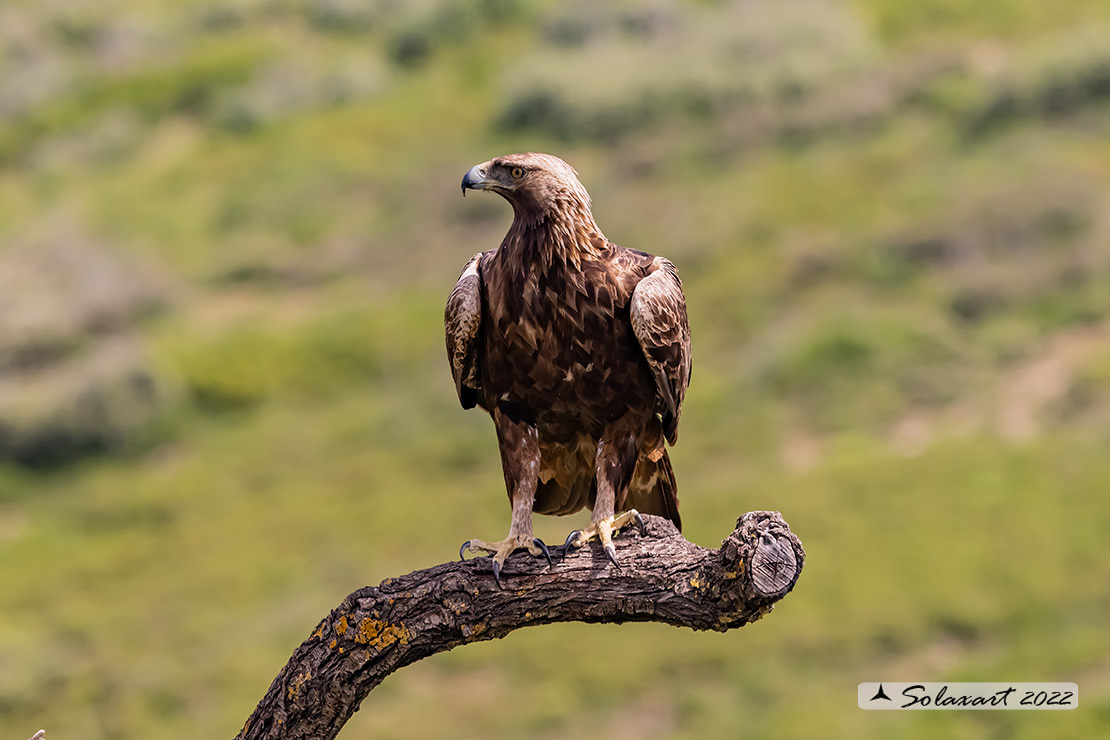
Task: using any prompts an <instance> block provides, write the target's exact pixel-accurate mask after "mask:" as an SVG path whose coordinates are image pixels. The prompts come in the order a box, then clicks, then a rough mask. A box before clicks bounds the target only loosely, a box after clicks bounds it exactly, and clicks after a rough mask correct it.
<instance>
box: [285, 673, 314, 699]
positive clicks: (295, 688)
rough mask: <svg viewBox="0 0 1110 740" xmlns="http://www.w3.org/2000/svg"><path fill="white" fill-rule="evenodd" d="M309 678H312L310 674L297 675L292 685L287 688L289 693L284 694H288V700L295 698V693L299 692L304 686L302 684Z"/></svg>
mask: <svg viewBox="0 0 1110 740" xmlns="http://www.w3.org/2000/svg"><path fill="white" fill-rule="evenodd" d="M310 678H312V674H311V673H299V674H297V677H296V678H294V679H293V683H292V685H290V686H289V691H288V692H286V693H287V694H288V698H290V699H292V698H293V697H295V696H296V695H297V693H298V692H299V691H300V690H301V687H302V686H304V682H305V681H307V680H308V679H310Z"/></svg>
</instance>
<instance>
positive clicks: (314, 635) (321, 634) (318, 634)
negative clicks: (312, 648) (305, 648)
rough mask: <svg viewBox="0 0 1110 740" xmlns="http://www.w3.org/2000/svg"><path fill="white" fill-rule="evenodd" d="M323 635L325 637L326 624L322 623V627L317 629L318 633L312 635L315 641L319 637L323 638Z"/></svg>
mask: <svg viewBox="0 0 1110 740" xmlns="http://www.w3.org/2000/svg"><path fill="white" fill-rule="evenodd" d="M323 635H324V623H323V622H320V625H319V626H318V627H317V628H316V631H315V632H313V633H312V638H313V639H315V638H317V637H323Z"/></svg>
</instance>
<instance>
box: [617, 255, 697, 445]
mask: <svg viewBox="0 0 1110 740" xmlns="http://www.w3.org/2000/svg"><path fill="white" fill-rule="evenodd" d="M651 266H652V268H653V269H652V272H651V273H650V274H649V275H648V276H647V277H645V278H644V279H642V280H641V281H640V282H639V283H638V284H637V285H636V288H635V290H633V291H632V302H631V305H630V318H631V320H632V332H633V333H634V334H635V335H636V339H637V341H639V343H640V348H641V349H643V351H644V357H645V358H646V359H647V364H648V367H649V368H651V374H652V376H654V378H655V388H656V391H657V392H658V394H659V398H660V399H661V401H662V409H661V410H660V416H661V417H662V419H663V433H664V435H665V436H666V438H667V441H668V442H670V443H671V444H672V445H673V444H674V443H675V442H676V441H677V440H678V418H679V415H680V413H681V411H682V401H683V399H684V398H686V387H687V386H688V385H689V384H690V369H691V358H690V322H689V320H688V319H687V317H686V298H685V297H684V296H683V295H682V281H681V280H679V278H678V270H677V269H676V268H675V266H674V265H673V264H671V263H670V262H669V261H668V260H665V259H663V258H662V257H656V258H655V260H654V261H653V262H652V264H651Z"/></svg>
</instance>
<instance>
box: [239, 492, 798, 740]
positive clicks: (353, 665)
mask: <svg viewBox="0 0 1110 740" xmlns="http://www.w3.org/2000/svg"><path fill="white" fill-rule="evenodd" d="M644 519H645V520H646V523H647V531H646V534H645V535H643V536H641V535H640V534H639V533H638V532H637V531H636V530H635V528H634V527H633V528H632V529H631V530H629V531H627V532H622V533H621V535H620V537H619V538H618V540H617V557H618V559H619V561H620V564H621V567H620V569H619V570H617V569H616V568H614V567H613V566H612V565H611V564H610V563H609V561H608V560H607V559H606V558H605V554H604V552H602V550H601V549H600V548H599V547H598V546H597V545H596V544H595V545H594V546H593V547H588V548H584V549H582V550H578V551H574V552H571V553H570V554H568V555H567V556H566V558H565V559H564V560H559V557H558V555H555V564H554V565H553V566H551V567H549V566H548V565H547V563H546V562H544V561H543V560H536V559H533V558H531V557H529V556H527V555H515V556H513V557H512V558H511V559H510V560H509V561H508V562H507V563H506V567H505V571H504V573H503V574H502V581H503V583H504V590H499V589H498V588H497V586H496V584H495V583H494V580H493V575H492V573H491V571H490V567H489V564H488V561H487V560H486V559H484V558H478V559H475V560H469V561H466V562H453V563H445V564H443V565H437V566H435V567H434V568H428V569H426V570H420V571H416V572H415V573H409V574H408V575H405V576H401V577H399V578H390V579H387V580H385V581H383V582H382V583H381V585H379V586H377V587H366V588H362V589H359V590H358V591H355V592H354V593H352V594H351V595H349V596H348V597H347V598H346V599H344V600H343V603H342V604H340V605H339V606H338V607H336V608H335V609H334V610H333V611H332V612H331V614H329V615H328V616H327V617H325V618H324V619H323V621H321V622H320V624H319V625H318V626H317V627H316V629H315V630H314V631H313V633H312V635H311V636H310V637H309V638H308V639H307V640H305V642H304V643H302V644H301V646H300V647H299V648H297V649H296V650H295V651H294V653H293V656H292V657H291V658H290V659H289V662H288V663H286V665H285V667H284V668H283V669H282V670H281V672H280V673H279V674H278V676H277V678H275V679H274V681H273V683H272V684H271V686H270V689H269V691H267V692H266V695H265V696H264V697H263V698H262V701H260V702H259V704H258V707H257V708H256V709H255V710H254V713H253V714H251V716H250V718H249V719H247V722H246V724H245V725H244V726H243V729H242V731H241V732H240V733H239V735H238V738H241V739H242V740H247V739H248V738H249V739H252V740H256V739H261V738H267V739H270V740H273V739H276V738H282V739H283V740H294V739H295V738H314V739H325V740H330V739H331V738H334V737H335V736H336V735H337V734H338V733H339V730H340V729H341V728H342V727H343V725H344V723H346V721H347V720H348V719H350V717H351V715H352V714H354V713H355V712H356V711H358V707H359V704H360V703H361V702H362V700H363V699H365V698H366V695H367V694H368V693H370V691H371V690H373V689H374V688H375V687H376V686H377V685H378V684H380V683H381V682H382V680H383V679H385V677H386V676H388V675H389V674H390V673H392V672H393V671H396V670H397V669H399V668H403V667H404V666H406V665H409V664H410V663H414V662H416V661H417V660H420V659H421V658H426V657H428V656H429V655H434V654H435V653H439V652H443V651H445V650H451V649H452V648H456V647H458V646H460V645H465V644H467V643H471V642H478V641H480V640H492V639H494V638H498V637H504V636H505V635H507V634H508V633H509V632H512V631H513V630H515V629H519V628H521V627H531V626H534V625H540V624H550V623H553V622H633V621H635V622H647V621H652V622H665V623H667V624H672V625H675V626H677V627H690V628H692V629H695V630H717V631H719V632H724V631H726V630H730V629H733V628H735V627H741V626H743V625H745V624H748V623H749V622H753V621H755V620H757V619H759V618H760V617H762V616H763V615H764V614H766V613H767V612H769V611H770V610H771V608H772V607H773V605H774V603H775V602H776V601H778V600H779V599H781V598H782V597H783V596H785V595H786V594H787V593H789V592H790V590H791V589H792V588H793V587H794V583H795V582H796V581H797V579H798V575H799V574H800V573H801V570H802V564H803V562H804V561H805V552H804V551H803V550H802V543H801V542H800V541H799V540H798V538H797V537H796V536H795V535H794V534H793V533H792V532H791V531H790V528H789V527H788V526H787V524H786V522H785V521H783V519H782V516H781V515H780V514H779V513H778V512H770V511H754V512H749V513H747V514H745V515H744V516H742V517H741V518H740V520H739V521H738V522H737V523H736V529H735V530H734V531H733V532H732V533H731V534H730V535H729V536H728V537H726V538H725V540H724V541H723V542H722V543H721V547H720V548H718V549H716V550H707V549H705V548H702V547H698V546H697V545H695V544H693V543H691V542H689V541H687V540H686V539H685V538H684V537H682V535H681V534H679V533H678V531H677V530H676V529H675V528H674V525H673V524H671V523H670V522H669V521H667V520H666V519H662V518H659V517H654V516H647V517H644Z"/></svg>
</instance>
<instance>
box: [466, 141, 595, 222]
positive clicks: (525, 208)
mask: <svg viewBox="0 0 1110 740" xmlns="http://www.w3.org/2000/svg"><path fill="white" fill-rule="evenodd" d="M467 190H492V191H493V192H495V193H497V194H498V195H500V196H501V197H503V198H504V199H505V200H507V201H509V202H510V203H511V204H512V205H513V208H514V210H515V211H516V212H517V214H518V215H530V216H537V217H542V216H546V215H549V214H551V213H553V212H556V211H566V210H579V209H582V210H585V211H586V212H589V208H590V195H589V193H587V192H586V188H585V187H583V186H582V183H581V182H579V180H578V173H577V172H575V171H574V168H573V167H571V166H570V165H569V164H567V163H566V162H564V161H563V160H561V159H559V158H558V157H555V156H552V155H550V154H539V153H536V152H526V153H523V154H506V155H504V156H501V157H494V158H493V159H491V160H489V161H488V162H482V163H481V164H476V165H474V166H473V167H471V168H470V170H469V171H468V172H467V173H466V175H464V176H463V180H462V191H463V195H466V191H467ZM568 206H569V207H570V208H569V209H568Z"/></svg>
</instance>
